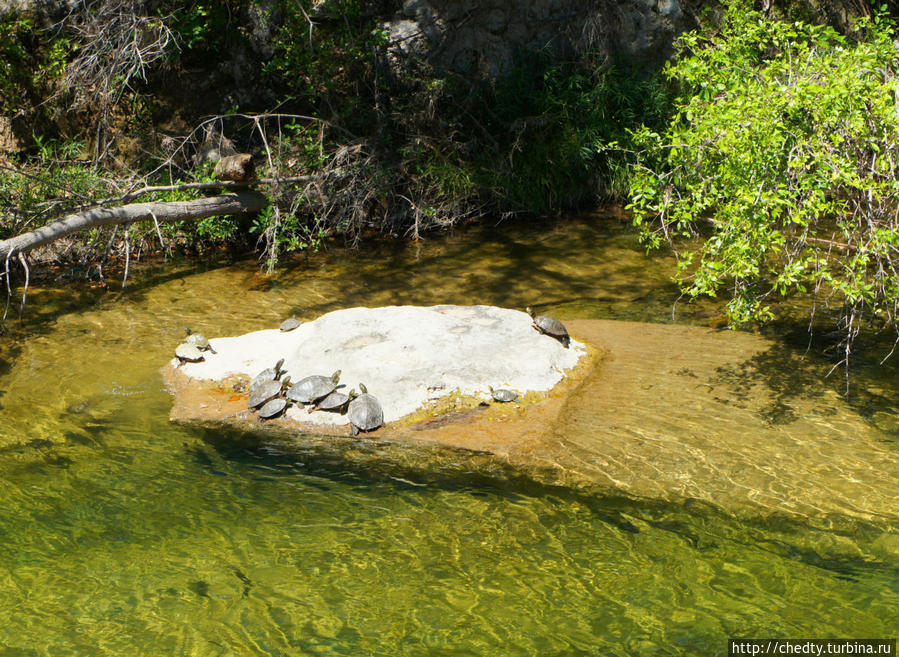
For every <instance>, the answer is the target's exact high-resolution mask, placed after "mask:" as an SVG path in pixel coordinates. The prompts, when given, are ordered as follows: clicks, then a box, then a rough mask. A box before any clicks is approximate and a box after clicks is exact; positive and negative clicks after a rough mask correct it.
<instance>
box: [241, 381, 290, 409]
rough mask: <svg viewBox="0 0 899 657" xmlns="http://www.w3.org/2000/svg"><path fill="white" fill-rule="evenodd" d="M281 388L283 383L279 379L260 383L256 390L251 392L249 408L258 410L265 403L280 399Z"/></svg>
mask: <svg viewBox="0 0 899 657" xmlns="http://www.w3.org/2000/svg"><path fill="white" fill-rule="evenodd" d="M281 388H282V384H281V381H278V380H277V379H272V380H271V381H265V382H263V383H260V384H259V385H258V386H256V389H255V390H251V391H250V400H249V401H248V402H247V408H257V407H259V406H262V405H263V404H264V403H265V402H267V401H270V400H272V399H274V398H275V397H278V396H279V395H280V394H281Z"/></svg>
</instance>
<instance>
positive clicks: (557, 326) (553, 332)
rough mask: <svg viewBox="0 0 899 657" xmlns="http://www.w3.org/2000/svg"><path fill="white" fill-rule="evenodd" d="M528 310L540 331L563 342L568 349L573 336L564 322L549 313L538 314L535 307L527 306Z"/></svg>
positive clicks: (535, 326)
mask: <svg viewBox="0 0 899 657" xmlns="http://www.w3.org/2000/svg"><path fill="white" fill-rule="evenodd" d="M526 310H527V313H528V315H530V316H531V319H532V320H533V322H534V328H535V329H537V330H538V331H540V332H541V333H542V334H543V335H548V336H549V337H551V338H555V339H556V340H558V341H559V342H561V343H562V346H564V347H565V348H566V349H567V348H568V345H570V344H571V338H569V337H568V329H566V328H565V325H564V324H563V323H562V322H560V321H559V320H558V319H556V318H555V317H550V316H548V315H537V314H536V313H535V312H534V310H533V308H526Z"/></svg>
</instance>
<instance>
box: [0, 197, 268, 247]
mask: <svg viewBox="0 0 899 657" xmlns="http://www.w3.org/2000/svg"><path fill="white" fill-rule="evenodd" d="M219 186H221V185H219ZM154 191H159V189H156V190H154ZM266 203H267V200H266V198H265V196H264V195H262V194H260V193H259V192H255V191H251V190H247V189H244V190H241V191H235V192H231V193H228V194H221V195H219V196H210V197H207V198H201V199H195V200H192V201H156V202H151V203H132V204H129V205H122V206H119V207H115V208H109V207H95V208H93V209H90V210H84V211H82V212H76V213H74V214H70V215H67V216H65V217H63V218H62V219H60V220H58V221H55V222H53V223H51V224H48V225H46V226H42V227H41V228H38V229H36V230H32V231H29V232H27V233H22V234H21V235H17V236H15V237H11V238H9V239H7V240H3V241H0V259H3V260H8V259H9V258H10V257H12V255H13V254H15V253H20V254H21V253H25V252H26V251H30V250H31V249H34V248H36V247H39V246H43V245H44V244H48V243H50V242H53V241H55V240H58V239H60V238H62V237H65V236H66V235H71V234H72V233H77V232H80V231H83V230H87V229H89V228H96V227H99V226H108V225H112V224H130V223H133V222H135V221H156V222H174V221H186V220H193V219H203V218H205V217H214V216H220V215H230V214H241V213H245V212H258V211H260V210H261V209H262V208H264V207H265V205H266Z"/></svg>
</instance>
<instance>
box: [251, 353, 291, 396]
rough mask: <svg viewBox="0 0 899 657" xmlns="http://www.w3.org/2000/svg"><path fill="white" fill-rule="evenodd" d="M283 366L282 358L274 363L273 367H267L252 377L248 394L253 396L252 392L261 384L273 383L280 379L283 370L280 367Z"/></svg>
mask: <svg viewBox="0 0 899 657" xmlns="http://www.w3.org/2000/svg"><path fill="white" fill-rule="evenodd" d="M283 364H284V359H283V358H282V359H281V360H279V361H278V362H277V363H275V366H274V367H267V368H265V369H264V370H262V371H261V372H260V373H259V374H257V375H256V376H254V377H253V380H252V381H250V394H251V395H252V394H253V391H254V390H256V389H257V388H258V387H259V386H261V385H262V384H263V383H267V382H268V381H275V380H277V379H279V378H281V374H283V370H282V369H281V366H282V365H283Z"/></svg>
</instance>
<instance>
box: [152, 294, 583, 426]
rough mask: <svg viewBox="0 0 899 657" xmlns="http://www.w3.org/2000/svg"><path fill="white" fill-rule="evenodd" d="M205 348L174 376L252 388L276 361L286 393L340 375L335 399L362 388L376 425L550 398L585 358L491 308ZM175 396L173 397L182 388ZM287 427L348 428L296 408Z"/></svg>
mask: <svg viewBox="0 0 899 657" xmlns="http://www.w3.org/2000/svg"><path fill="white" fill-rule="evenodd" d="M210 344H211V345H212V347H213V348H214V349H215V351H216V353H215V354H211V353H208V352H207V356H206V358H205V360H204V361H202V362H199V363H185V364H183V365H181V366H179V367H177V373H178V374H179V375H181V377H186V378H187V379H188V381H195V382H198V383H200V385H201V387H202V382H228V381H233V380H234V379H235V378H238V379H241V378H243V379H249V378H252V377H253V376H255V375H256V374H258V373H259V372H261V371H262V370H264V369H265V368H267V367H273V366H274V364H275V362H276V361H277V360H279V359H280V358H284V364H283V366H282V369H284V370H285V371H286V375H289V376H290V377H291V381H292V382H293V383H296V382H297V381H299V380H300V379H302V378H303V377H306V376H309V375H313V374H320V375H325V376H330V375H331V374H332V373H333V372H335V371H337V370H340V371H341V372H342V375H341V379H340V380H341V390H343V391H349V390H350V389H353V388H354V389H355V390H356V392H360V389H359V384H360V383H364V384H365V385H366V387H367V388H368V391H369V392H370V393H371V394H373V395H375V396H376V397H377V399H378V401H380V403H381V406H382V407H383V409H384V421H385V423H391V422H395V421H397V420H400V419H401V418H403V417H405V416H408V415H410V414H413V413H415V412H417V411H420V410H421V409H422V408H424V407H425V406H426V405H428V404H429V403H433V402H435V401H437V400H440V399H441V398H444V397H447V396H452V397H471V396H481V397H483V398H484V399H489V387H490V386H493V387H494V388H509V389H512V390H515V391H517V392H518V393H519V394H521V395H524V394H525V393H527V392H544V391H547V390H550V389H552V388H553V387H554V386H555V385H556V384H558V383H559V381H561V380H562V378H563V376H564V372H565V371H566V370H569V369H571V368H572V367H574V365H575V364H576V363H577V362H578V359H579V358H580V357H581V356H583V355H584V353H585V348H584V345H582V344H580V343H577V342H573V343H572V344H571V346H570V347H569V348H566V347H564V346H563V345H562V344H561V343H560V342H559V341H558V340H555V339H553V338H551V337H549V336H546V335H542V334H541V333H539V332H538V331H536V330H535V329H534V328H533V326H532V322H531V318H530V317H529V316H528V315H527V314H526V313H523V312H520V311H517V310H508V309H505V308H496V307H493V306H449V305H446V306H432V307H428V308H423V307H418V306H390V307H385V308H348V309H346V310H338V311H335V312H332V313H328V314H327V315H323V316H322V317H319V318H318V319H316V320H315V321H312V322H307V323H305V324H302V325H301V326H299V328H296V329H294V330H292V331H287V332H282V331H280V330H277V329H273V330H266V331H256V332H254V333H247V334H246V335H241V336H237V337H230V338H214V339H211V340H210ZM176 365H177V361H173V362H172V363H171V364H170V367H171V368H172V369H173V370H174V369H175V366H176ZM226 387H227V385H226ZM231 388H232V389H233V388H234V386H233V384H232V386H231ZM174 389H175V390H178V391H180V392H179V393H176V396H182V395H183V394H184V389H185V384H184V382H183V381H182V383H181V384H179V385H175V386H174ZM235 401H236V400H235ZM190 405H192V402H189V403H188V405H187V406H188V407H184V405H182V409H181V414H182V415H186V416H190V415H192V414H194V415H196V416H198V417H201V416H203V415H205V414H206V413H205V412H203V410H202V409H203V408H205V409H208V408H209V405H208V403H207V405H206V406H205V407H197V408H195V409H194V410H193V411H191V409H190V408H189V406H190ZM245 407H246V403H245V401H244V408H245ZM217 415H219V413H218V412H215V413H213V417H215V416H217ZM286 419H287V420H288V421H292V422H294V423H297V425H298V426H301V427H303V428H306V429H310V428H314V427H326V426H333V425H346V424H348V420H347V418H346V416H345V415H340V414H338V413H328V412H322V411H316V412H308V411H307V410H306V409H305V408H304V407H303V406H301V405H293V406H291V407H290V408H288V410H287V412H286Z"/></svg>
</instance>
